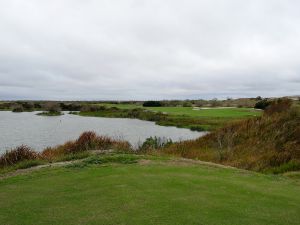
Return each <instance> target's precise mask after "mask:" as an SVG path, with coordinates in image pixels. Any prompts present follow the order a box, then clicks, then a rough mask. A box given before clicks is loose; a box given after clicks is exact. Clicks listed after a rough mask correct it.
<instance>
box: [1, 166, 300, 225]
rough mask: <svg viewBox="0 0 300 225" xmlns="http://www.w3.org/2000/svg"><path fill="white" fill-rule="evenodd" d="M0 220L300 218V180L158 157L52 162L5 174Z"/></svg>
mask: <svg viewBox="0 0 300 225" xmlns="http://www.w3.org/2000/svg"><path fill="white" fill-rule="evenodd" d="M0 224H5V225H14V224H20V225H27V224H35V225H38V224H51V225H55V224H59V225H61V224H64V225H67V224H95V225H96V224H97V225H101V224H105V225H109V224H111V225H117V224H155V225H156V224H164V225H167V224H170V225H176V224H178V225H182V224H185V225H188V224H197V225H199V224H204V225H210V224H214V225H215V224H222V225H227V224H228V225H239V224H243V225H247V224H249V225H259V224H262V225H268V224H270V225H274V224H276V225H281V224H282V225H286V224H295V225H296V224H300V184H299V183H298V182H297V181H293V180H291V179H288V178H280V177H275V176H268V175H262V174H257V173H252V172H247V171H242V170H236V169H225V168H216V167H211V166H205V165H198V164H190V163H178V162H176V161H175V162H168V161H160V160H155V161H152V162H150V163H149V162H148V163H143V164H141V163H135V164H102V165H90V166H87V167H82V168H81V167H74V168H52V169H51V168H48V169H42V170H40V171H37V172H32V173H30V174H27V175H19V176H17V177H10V178H6V179H4V180H0Z"/></svg>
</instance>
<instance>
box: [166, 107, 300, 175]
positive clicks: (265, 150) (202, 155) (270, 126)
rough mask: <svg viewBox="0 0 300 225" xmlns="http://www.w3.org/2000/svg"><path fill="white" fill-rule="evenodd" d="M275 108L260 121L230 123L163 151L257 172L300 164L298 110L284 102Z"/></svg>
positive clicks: (268, 111)
mask: <svg viewBox="0 0 300 225" xmlns="http://www.w3.org/2000/svg"><path fill="white" fill-rule="evenodd" d="M283 105H284V106H283ZM274 106H275V108H272V107H270V108H269V109H268V110H267V111H266V113H265V114H264V116H262V117H260V118H252V119H248V120H244V121H240V122H237V123H233V124H230V125H228V126H226V127H224V128H221V129H219V130H217V131H215V132H212V133H210V134H208V135H206V136H204V137H202V138H199V139H197V140H192V141H184V142H181V143H176V144H173V145H171V146H169V147H167V148H165V149H163V150H162V151H163V152H164V153H167V154H171V155H177V156H181V157H185V158H191V159H200V160H203V161H210V162H216V163H222V164H224V165H230V166H235V167H239V168H243V169H250V170H256V171H264V170H267V169H269V168H275V167H280V166H282V165H284V164H286V163H289V162H290V161H291V160H293V161H296V162H299V163H300V116H299V111H297V110H296V109H294V108H290V107H288V106H289V104H287V102H286V101H283V102H280V105H276V104H274Z"/></svg>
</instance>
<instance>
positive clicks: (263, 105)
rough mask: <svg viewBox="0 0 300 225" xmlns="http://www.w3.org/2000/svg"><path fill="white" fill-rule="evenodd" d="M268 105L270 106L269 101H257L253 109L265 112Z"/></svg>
mask: <svg viewBox="0 0 300 225" xmlns="http://www.w3.org/2000/svg"><path fill="white" fill-rule="evenodd" d="M270 104H271V101H269V100H267V99H263V100H260V101H258V102H257V103H256V104H255V106H254V108H255V109H262V110H265V109H266V108H267V107H268V106H269V105H270Z"/></svg>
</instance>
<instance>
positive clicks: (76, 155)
mask: <svg viewBox="0 0 300 225" xmlns="http://www.w3.org/2000/svg"><path fill="white" fill-rule="evenodd" d="M90 155H91V154H90V153H89V152H79V153H74V154H67V155H64V156H62V157H61V158H59V159H58V160H56V161H57V162H63V161H73V160H77V159H84V158H87V157H89V156H90Z"/></svg>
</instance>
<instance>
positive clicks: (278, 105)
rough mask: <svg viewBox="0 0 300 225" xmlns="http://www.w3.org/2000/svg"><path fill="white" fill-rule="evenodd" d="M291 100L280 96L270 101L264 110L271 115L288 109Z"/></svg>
mask: <svg viewBox="0 0 300 225" xmlns="http://www.w3.org/2000/svg"><path fill="white" fill-rule="evenodd" d="M292 104H293V102H292V100H290V99H287V98H280V99H277V100H275V101H272V102H270V104H269V106H268V107H267V108H266V110H265V114H267V115H272V114H274V113H281V112H285V111H288V110H289V109H290V108H291V106H292Z"/></svg>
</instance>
